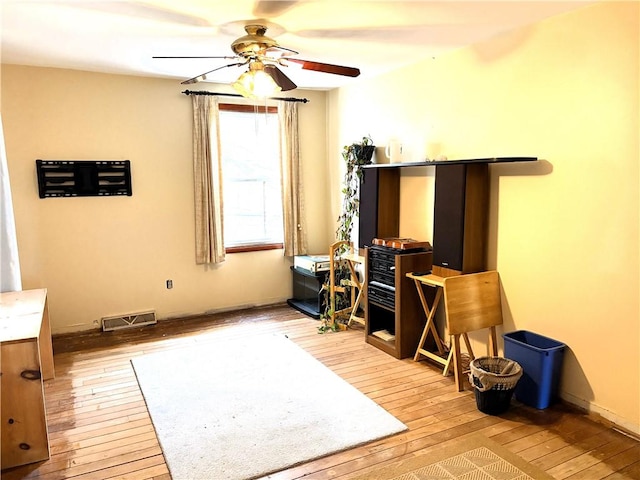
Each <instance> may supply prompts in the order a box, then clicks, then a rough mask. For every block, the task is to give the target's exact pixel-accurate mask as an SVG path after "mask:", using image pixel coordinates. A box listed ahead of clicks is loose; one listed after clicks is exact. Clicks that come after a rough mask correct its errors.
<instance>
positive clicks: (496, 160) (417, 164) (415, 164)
mask: <svg viewBox="0 0 640 480" xmlns="http://www.w3.org/2000/svg"><path fill="white" fill-rule="evenodd" d="M537 160H538V157H493V158H469V159H461V160H433V161H430V160H426V161H424V162H405V163H402V162H401V163H371V164H369V165H363V167H362V168H404V167H439V166H443V165H464V164H477V163H487V164H492V163H515V162H536V161H537Z"/></svg>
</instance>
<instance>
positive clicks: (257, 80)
mask: <svg viewBox="0 0 640 480" xmlns="http://www.w3.org/2000/svg"><path fill="white" fill-rule="evenodd" d="M231 86H232V87H233V88H235V89H236V90H237V91H238V92H239V93H240V94H241V95H242V96H243V97H247V98H264V97H268V96H271V95H274V94H275V93H277V92H279V91H280V90H282V89H281V88H280V87H279V86H278V84H277V83H276V82H274V80H273V78H271V75H269V74H268V73H266V72H265V71H264V65H263V64H262V63H261V62H253V63H252V64H251V65H249V70H248V71H246V72H244V73H243V74H242V75H240V77H239V78H238V79H237V80H236V81H235V82H233V83H232V84H231Z"/></svg>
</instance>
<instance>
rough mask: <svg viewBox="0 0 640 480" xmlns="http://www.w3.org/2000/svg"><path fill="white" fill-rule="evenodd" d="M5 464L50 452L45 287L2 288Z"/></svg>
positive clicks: (0, 385) (50, 368) (29, 460)
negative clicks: (29, 288)
mask: <svg viewBox="0 0 640 480" xmlns="http://www.w3.org/2000/svg"><path fill="white" fill-rule="evenodd" d="M0 367H1V371H2V377H1V378H0V393H1V394H2V395H1V397H2V403H1V409H2V412H1V417H2V434H1V442H2V452H1V454H2V457H1V459H2V461H1V468H2V469H3V470H4V469H6V468H10V467H15V466H18V465H24V464H27V463H33V462H39V461H42V460H46V459H48V458H49V439H48V431H47V418H46V412H45V403H44V385H43V380H48V379H51V378H54V375H55V372H54V365H53V348H52V344H51V326H50V324H49V312H48V306H47V290H46V289H38V290H25V291H21V292H6V293H0Z"/></svg>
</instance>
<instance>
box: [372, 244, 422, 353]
mask: <svg viewBox="0 0 640 480" xmlns="http://www.w3.org/2000/svg"><path fill="white" fill-rule="evenodd" d="M365 252H366V253H365V277H366V278H367V279H368V281H367V295H366V297H365V298H366V300H365V309H364V310H365V331H366V332H365V338H366V341H367V343H370V344H371V345H374V346H376V347H378V348H379V349H381V350H383V351H384V352H386V353H388V354H389V355H393V356H394V357H396V358H406V357H411V356H413V355H414V354H415V352H416V348H417V347H418V342H419V341H420V335H421V334H422V330H423V327H424V323H425V322H424V315H423V313H422V307H421V305H420V298H419V297H418V294H417V292H416V289H415V287H414V285H413V281H412V280H411V279H410V278H407V273H408V272H417V271H428V270H430V269H431V258H432V255H431V252H416V253H397V252H395V251H394V250H393V249H386V251H385V249H384V248H380V249H376V247H373V248H367V249H365Z"/></svg>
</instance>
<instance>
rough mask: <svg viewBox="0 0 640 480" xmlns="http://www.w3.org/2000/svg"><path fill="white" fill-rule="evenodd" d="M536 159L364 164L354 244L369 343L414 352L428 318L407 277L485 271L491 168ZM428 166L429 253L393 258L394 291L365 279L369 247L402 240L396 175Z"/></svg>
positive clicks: (401, 353) (399, 353)
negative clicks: (431, 190) (360, 258)
mask: <svg viewBox="0 0 640 480" xmlns="http://www.w3.org/2000/svg"><path fill="white" fill-rule="evenodd" d="M536 160H537V158H535V157H505V158H484V159H471V160H447V161H435V162H416V163H399V164H398V163H394V164H374V165H367V166H365V167H364V169H363V176H362V179H361V182H360V218H359V232H360V233H359V235H360V238H359V242H358V244H359V247H360V248H361V249H364V250H365V252H366V262H365V265H366V268H365V280H366V284H367V285H368V287H367V297H366V300H365V330H366V341H367V343H370V344H372V345H374V346H376V347H378V348H380V349H381V350H383V351H385V352H387V353H389V354H390V355H393V356H395V357H396V358H405V357H408V356H413V355H414V354H415V352H416V348H417V345H418V342H419V341H420V336H421V334H422V331H423V328H424V325H425V318H424V314H423V312H422V306H421V304H420V299H419V297H418V295H417V293H416V289H415V287H414V285H413V282H412V280H411V279H409V278H407V276H406V274H407V273H409V272H426V271H429V270H432V271H433V273H434V274H435V275H438V276H440V277H449V276H453V275H460V274H462V273H473V272H480V271H483V270H486V253H487V252H486V250H487V236H488V235H487V229H488V216H489V212H488V209H489V185H490V183H489V181H490V179H489V165H491V164H495V163H510V162H532V161H536ZM425 166H426V167H434V168H435V169H436V175H435V205H434V213H433V253H431V252H428V253H425V252H422V253H412V254H401V255H395V257H394V258H393V260H392V261H391V265H390V267H389V268H390V271H389V275H390V277H389V278H390V279H391V280H390V281H392V282H393V288H392V289H390V288H384V285H376V280H375V279H374V278H372V276H371V275H370V274H371V273H372V272H371V258H370V252H371V248H368V247H371V245H372V241H373V239H374V238H386V237H398V236H399V234H400V232H399V225H400V171H401V169H403V168H411V167H425ZM391 268H392V270H391ZM383 280H384V279H383ZM383 283H384V282H383Z"/></svg>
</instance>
